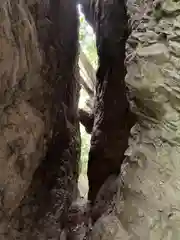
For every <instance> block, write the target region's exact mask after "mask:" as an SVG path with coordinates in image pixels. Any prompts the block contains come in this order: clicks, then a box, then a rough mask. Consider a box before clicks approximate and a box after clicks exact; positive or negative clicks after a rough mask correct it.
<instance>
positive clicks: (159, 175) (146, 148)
mask: <svg viewBox="0 0 180 240" xmlns="http://www.w3.org/2000/svg"><path fill="white" fill-rule="evenodd" d="M129 2H132V1H129ZM141 2H142V4H143V1H141ZM144 2H145V1H144ZM134 3H135V4H137V6H138V3H139V1H134ZM151 3H152V2H151ZM135 4H133V5H131V7H134V8H131V9H134V10H135V12H136V8H135V7H136V5H135ZM179 6H180V5H179V3H178V2H177V1H173V0H164V1H156V6H155V5H153V3H152V5H149V6H147V9H146V10H147V11H145V14H141V16H140V15H139V14H137V15H136V16H139V18H138V19H134V20H136V22H134V23H135V24H134V25H133V31H132V34H131V36H130V39H129V46H128V58H127V67H128V68H127V70H128V74H127V77H126V82H127V85H128V86H129V89H130V93H131V94H130V95H131V98H130V99H131V101H132V102H131V103H132V110H133V111H134V112H135V113H136V115H137V117H138V122H137V124H136V125H135V126H134V127H133V128H132V130H131V133H132V137H131V138H130V139H129V148H128V149H127V151H126V156H127V157H126V159H125V161H124V165H123V167H122V173H121V176H120V177H119V178H118V179H116V180H114V181H116V182H117V184H118V186H119V190H116V192H117V194H116V195H115V196H114V199H113V201H111V204H108V206H106V211H104V215H103V216H102V217H101V218H99V220H98V221H97V222H96V224H95V226H94V228H93V231H92V235H91V239H93V240H95V239H123V240H124V239H133V240H136V239H142V240H144V239H148V240H152V239H153V240H154V239H157V240H159V239H163V240H168V239H175V240H178V239H179V237H180V225H179V221H180V217H179V210H180V205H179V194H180V191H179V189H180V188H179V176H180V174H179V170H180V165H179V155H180V148H179V126H180V124H179V123H180V114H179V105H180V102H179V79H180V76H179V68H180V64H179V33H180V32H179V29H180V24H179V23H180V18H179V17H180V16H179V12H180V11H179V10H180V8H179ZM141 13H142V12H141ZM134 16H135V15H134V14H133V16H132V17H134ZM114 181H112V183H111V185H112V186H114V184H115V182H114ZM122 183H123V184H122ZM108 189H109V188H106V189H105V191H104V192H105V193H106V195H107V191H108ZM105 193H104V196H106V195H105Z"/></svg>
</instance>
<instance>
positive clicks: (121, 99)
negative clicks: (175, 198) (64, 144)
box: [82, 0, 134, 203]
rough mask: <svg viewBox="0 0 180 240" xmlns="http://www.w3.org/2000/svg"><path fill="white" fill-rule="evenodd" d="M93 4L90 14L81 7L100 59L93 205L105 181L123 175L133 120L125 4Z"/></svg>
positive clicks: (93, 144)
mask: <svg viewBox="0 0 180 240" xmlns="http://www.w3.org/2000/svg"><path fill="white" fill-rule="evenodd" d="M90 2H91V3H89V4H91V7H89V9H91V10H90V11H88V3H84V2H82V5H83V9H84V13H85V15H86V19H87V21H88V20H89V22H90V24H91V25H92V26H93V28H94V30H95V33H96V38H97V51H98V57H99V68H98V71H97V75H96V76H97V82H96V96H95V103H94V109H93V115H94V124H93V129H92V135H91V147H90V152H89V162H88V180H89V194H88V199H89V200H90V201H91V202H92V203H93V202H94V201H95V199H96V196H97V193H98V191H99V190H100V188H101V187H102V185H103V184H104V182H105V181H106V180H107V179H108V178H109V177H110V176H111V175H118V174H119V172H120V166H121V163H122V161H123V159H124V152H125V150H126V149H127V146H128V137H129V132H130V128H131V126H132V124H133V123H134V117H133V116H132V115H131V113H130V110H129V104H128V100H127V96H126V86H125V80H124V78H125V74H126V68H125V65H124V60H125V45H126V40H127V38H128V16H127V10H126V4H125V1H112V2H110V1H103V0H100V1H95V4H94V5H93V3H92V1H90ZM92 9H93V10H92ZM92 16H93V17H92ZM130 115H131V116H130Z"/></svg>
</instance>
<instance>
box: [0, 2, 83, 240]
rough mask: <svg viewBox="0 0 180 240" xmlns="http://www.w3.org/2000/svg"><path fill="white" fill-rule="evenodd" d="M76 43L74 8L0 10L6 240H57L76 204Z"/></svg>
mask: <svg viewBox="0 0 180 240" xmlns="http://www.w3.org/2000/svg"><path fill="white" fill-rule="evenodd" d="M67 29H68V32H67ZM77 41H78V19H77V11H76V1H70V0H68V1H63V0H61V1H59V0H58V1H56V0H55V1H46V0H44V1H39V0H33V1H30V0H29V1H24V0H22V1H18V0H3V1H1V2H0V46H1V48H0V81H1V85H0V86H1V87H0V130H1V131H0V195H1V198H0V199H1V205H0V210H1V211H0V212H1V213H2V217H1V219H0V238H1V239H7V240H11V239H21V240H23V239H34V240H36V239H50V238H51V239H59V237H60V235H61V229H62V228H63V221H62V219H63V218H65V217H66V216H67V213H68V208H69V206H70V205H71V202H72V200H73V198H75V197H76V190H77V176H78V167H77V159H78V158H79V130H78V120H77V103H78V92H79V83H78V81H77V78H76V77H77V76H78V75H77V73H76V70H77V68H76V64H77Z"/></svg>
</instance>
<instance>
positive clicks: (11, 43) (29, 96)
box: [0, 1, 50, 212]
mask: <svg viewBox="0 0 180 240" xmlns="http://www.w3.org/2000/svg"><path fill="white" fill-rule="evenodd" d="M0 15H1V28H0V35H1V37H0V45H1V50H0V52H1V62H0V81H1V87H0V109H1V113H0V114H1V120H0V126H1V133H0V156H1V159H0V188H1V194H2V195H1V197H3V208H5V209H6V210H7V211H10V212H11V211H13V210H14V209H15V208H16V207H17V205H18V204H19V202H20V200H21V198H22V197H23V192H24V191H25V190H26V189H27V187H28V185H29V184H30V182H31V178H32V174H33V172H34V171H35V169H36V168H37V167H38V165H39V163H40V161H41V159H42V158H43V157H44V154H45V141H46V138H45V136H47V137H50V125H49V124H48V122H49V120H48V119H49V118H50V113H49V112H48V111H47V109H46V108H45V107H44V105H45V104H46V101H45V97H44V93H45V91H44V90H45V88H46V87H47V83H46V81H45V79H43V77H42V76H41V66H42V54H41V50H40V48H39V45H38V40H37V32H36V27H35V23H34V21H33V18H32V16H31V13H30V11H29V10H28V7H27V5H25V4H23V3H18V1H1V3H0ZM44 117H45V118H46V121H45V119H44Z"/></svg>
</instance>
